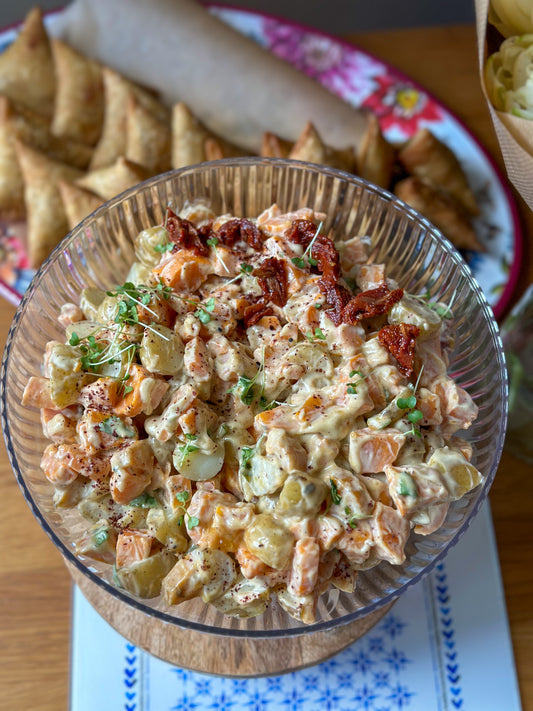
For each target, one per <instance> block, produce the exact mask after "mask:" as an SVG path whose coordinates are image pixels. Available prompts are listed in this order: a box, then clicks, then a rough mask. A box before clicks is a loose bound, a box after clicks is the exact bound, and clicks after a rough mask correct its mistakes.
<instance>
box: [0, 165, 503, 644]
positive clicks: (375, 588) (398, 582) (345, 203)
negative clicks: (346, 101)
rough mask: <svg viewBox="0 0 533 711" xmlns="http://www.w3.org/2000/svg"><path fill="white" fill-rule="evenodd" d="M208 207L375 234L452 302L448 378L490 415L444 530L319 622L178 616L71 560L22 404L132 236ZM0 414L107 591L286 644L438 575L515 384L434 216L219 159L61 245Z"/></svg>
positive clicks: (37, 486)
mask: <svg viewBox="0 0 533 711" xmlns="http://www.w3.org/2000/svg"><path fill="white" fill-rule="evenodd" d="M193 199H199V200H203V201H206V202H207V203H208V204H209V205H210V206H211V207H212V209H213V210H214V211H215V213H217V214H222V213H224V212H231V213H233V214H235V215H237V216H243V217H244V216H256V215H258V214H259V213H260V212H261V211H262V210H263V209H265V208H266V207H268V206H270V205H271V204H272V203H274V202H275V203H277V204H278V205H279V206H280V207H281V209H282V210H283V211H291V210H296V209H297V208H300V207H304V206H309V207H312V208H313V209H315V210H317V211H320V212H324V213H325V214H326V215H327V217H326V219H325V223H324V230H325V231H328V230H332V232H333V234H334V235H341V234H347V235H350V234H352V235H356V234H358V235H368V236H370V237H371V243H372V248H371V255H370V260H371V261H372V262H385V263H386V264H387V267H388V276H390V277H392V278H394V279H395V280H396V281H397V282H398V283H399V285H400V286H401V287H402V288H404V289H405V290H406V291H409V292H412V293H415V294H425V293H426V292H427V293H429V295H430V296H431V299H432V300H439V301H444V302H447V303H450V302H452V301H453V304H454V315H455V317H454V322H453V325H454V329H455V347H454V350H453V352H452V354H451V358H450V367H449V372H450V374H451V375H452V376H453V377H454V378H455V379H456V381H457V382H458V383H459V385H461V386H462V387H464V388H465V389H466V390H468V392H469V393H470V394H471V395H472V397H473V398H474V400H475V402H476V404H477V406H478V407H479V417H478V418H477V420H476V421H475V422H474V424H473V425H472V427H471V428H470V430H469V431H468V434H467V437H468V438H469V439H470V440H471V442H472V444H473V446H474V452H475V454H474V464H475V465H476V466H477V468H478V469H479V470H480V471H481V472H482V473H483V475H484V477H485V479H484V483H483V484H482V485H481V486H479V487H478V488H476V489H475V490H473V491H471V492H470V493H469V494H467V495H466V496H465V497H464V498H462V499H461V500H459V501H457V502H455V503H453V504H452V506H451V507H450V511H449V514H448V516H447V518H446V521H445V523H444V525H443V526H442V528H441V529H439V530H438V531H437V532H436V533H434V534H432V535H430V536H426V537H423V536H418V535H414V534H411V537H410V539H409V541H408V544H407V547H406V553H407V558H406V561H405V563H404V564H403V565H400V566H392V565H390V564H389V563H386V562H383V563H381V564H380V565H379V566H377V567H375V568H372V569H370V570H367V571H364V572H361V573H360V575H359V578H358V583H357V588H356V591H355V593H353V594H347V593H341V592H339V591H338V590H336V589H332V590H330V592H329V593H326V594H324V595H323V596H322V597H321V599H320V601H319V603H318V607H317V621H316V623H314V624H311V625H303V624H302V623H300V622H298V621H296V620H294V619H292V618H291V617H289V616H288V615H287V614H286V613H285V612H284V611H283V610H282V608H281V607H280V606H279V605H278V604H277V603H276V602H273V603H272V604H271V605H270V606H269V608H268V609H267V611H266V612H265V614H263V615H262V616H260V617H255V618H250V619H239V618H236V617H228V616H224V615H222V614H221V613H220V612H218V611H217V610H216V609H215V608H214V607H212V606H208V605H205V604H204V603H202V602H201V601H190V602H186V603H182V604H181V605H176V606H174V607H168V606H166V605H165V603H164V602H163V601H162V600H161V599H160V598H154V599H152V600H140V599H137V598H134V597H133V596H131V595H129V593H127V592H125V591H124V590H121V589H118V588H116V587H115V586H114V585H113V583H112V571H111V566H108V565H105V564H100V563H97V562H95V561H94V560H91V559H81V558H78V557H76V555H75V554H74V540H75V539H76V537H77V535H78V534H80V533H81V531H82V529H83V528H84V522H83V521H82V520H81V516H79V514H78V513H77V511H76V509H74V510H73V511H60V510H57V509H55V508H54V506H53V504H52V496H51V493H52V490H51V485H50V484H49V483H48V482H47V481H46V479H45V477H44V476H43V474H42V472H41V470H40V468H39V462H40V458H41V455H42V452H43V450H44V448H45V446H46V440H45V438H44V437H43V434H42V430H41V423H40V417H39V412H38V411H37V410H35V409H32V408H27V407H23V406H22V405H21V397H22V393H23V391H24V387H25V385H26V382H27V381H28V378H29V377H30V376H31V375H37V374H39V373H40V369H41V361H42V355H43V352H44V349H45V345H46V343H47V342H48V341H49V340H52V339H58V340H63V339H64V332H63V330H62V328H61V327H60V325H59V324H58V321H57V316H58V313H59V310H60V307H61V305H62V304H63V303H64V302H66V301H73V302H76V301H77V299H78V296H79V294H80V292H81V290H82V289H83V288H84V287H86V286H91V285H94V286H98V287H100V288H103V289H109V288H112V287H113V286H114V285H116V284H118V283H122V282H123V281H124V280H125V277H126V275H127V272H128V269H129V266H130V264H131V263H132V261H133V258H134V252H133V246H132V245H133V238H134V236H135V235H136V234H137V233H138V232H139V231H140V230H141V229H144V228H146V227H148V226H152V225H155V224H161V223H162V222H163V220H164V215H165V211H166V207H167V205H169V204H170V205H171V206H172V207H173V209H174V210H175V211H178V210H179V209H180V208H181V207H182V206H183V204H184V203H185V202H186V201H187V200H189V201H190V200H193ZM1 415H2V424H3V429H4V436H5V440H6V445H7V451H8V454H9V458H10V461H11V464H12V467H13V470H14V473H15V476H16V478H17V480H18V483H19V485H20V487H21V489H22V491H23V493H24V496H25V497H26V500H27V502H28V504H29V505H30V507H31V509H32V511H33V513H34V514H35V516H36V518H37V519H38V521H39V523H40V524H41V526H42V527H43V529H44V530H45V531H46V533H47V534H48V535H49V536H50V538H51V539H52V541H53V542H54V544H55V545H56V546H57V547H58V549H59V550H60V552H61V553H62V554H63V556H64V558H65V559H66V561H67V562H68V563H70V564H71V565H73V566H75V569H76V570H77V572H79V573H81V574H83V576H86V577H87V578H89V579H90V580H91V581H92V583H94V584H95V585H97V586H98V587H99V588H100V589H101V591H102V593H103V594H105V595H109V596H112V597H113V598H115V599H118V600H119V601H122V602H125V603H127V604H128V605H129V606H131V607H132V608H134V609H135V610H136V611H138V612H140V613H142V614H143V615H145V616H147V618H151V617H152V618H153V617H155V618H158V620H159V621H163V622H167V623H170V624H171V625H175V626H177V627H180V628H189V629H192V630H196V631H199V632H207V633H216V634H219V635H228V636H233V637H249V638H254V637H255V638H260V637H263V638H264V637H271V638H273V637H286V636H293V635H300V634H309V633H312V632H316V631H323V630H327V629H331V628H333V627H336V626H338V625H343V624H346V623H349V622H353V621H355V620H357V619H358V618H362V617H363V616H366V615H368V614H369V613H372V612H375V611H377V610H378V609H379V608H382V607H383V606H385V605H386V604H388V603H391V602H392V601H393V600H394V599H395V598H397V597H398V596H399V595H400V594H401V593H402V592H403V591H404V590H405V589H406V588H407V587H408V586H410V585H412V584H414V583H416V582H418V581H419V580H420V579H421V578H423V577H424V576H425V575H427V574H428V573H429V572H430V570H431V569H432V568H433V567H434V566H435V564H436V562H437V561H438V560H439V559H440V558H442V557H443V556H444V555H445V554H446V552H447V551H448V549H449V548H450V547H451V546H452V545H454V544H455V543H456V542H457V541H458V540H459V539H460V537H461V536H462V534H463V533H464V532H465V530H466V529H467V527H468V525H469V524H470V522H471V521H472V518H473V517H474V516H475V515H476V513H477V511H478V510H479V508H480V506H481V504H482V503H483V501H484V500H485V498H486V496H487V492H488V490H489V488H490V486H491V484H492V481H493V478H494V475H495V473H496V469H497V465H498V462H499V458H500V455H501V450H502V445H503V441H504V435H505V425H506V418H507V379H506V371H505V362H504V356H503V350H502V345H501V342H500V338H499V335H498V328H497V325H496V323H495V320H494V317H493V315H492V312H491V309H490V307H489V306H488V304H487V301H486V299H485V297H484V295H483V293H482V292H481V289H480V287H479V286H478V284H477V283H476V282H475V280H474V278H473V277H472V275H471V272H470V270H469V268H468V266H467V265H466V264H465V262H464V260H463V259H462V257H461V255H460V254H459V253H458V252H457V251H456V250H455V249H454V247H453V246H452V245H451V244H450V242H449V241H448V240H446V239H445V238H444V237H443V236H442V234H440V233H439V232H438V231H437V230H436V229H435V228H434V227H433V226H432V225H431V224H430V223H429V222H428V221H427V220H426V219H424V218H423V217H421V216H420V215H419V214H418V213H416V212H415V211H414V210H412V209H411V208H409V207H408V206H406V205H405V204H403V203H402V202H400V201H399V200H397V199H396V198H395V197H394V196H392V195H390V194H389V193H387V192H385V191H383V190H381V189H380V188H377V187H375V186H373V185H370V184H369V183H367V182H365V181H363V180H361V179H359V178H357V177H354V176H352V175H349V174H347V173H342V172H340V171H336V170H332V169H328V168H324V167H320V166H316V165H311V164H306V163H301V162H297V161H283V160H270V159H256V158H243V159H231V160H225V161H215V162H212V163H203V164H200V165H196V166H192V167H188V168H185V169H182V170H179V171H175V172H170V173H166V174H164V175H160V176H157V177H156V178H153V179H151V180H148V181H146V182H144V183H142V184H140V185H139V186H136V187H135V188H133V189H131V190H129V191H128V192H126V193H124V194H122V195H120V196H118V197H117V198H115V199H114V200H112V201H110V202H108V203H107V204H106V205H104V206H102V207H100V208H99V209H98V210H96V211H95V212H94V213H93V214H92V215H90V216H89V217H87V218H86V219H85V220H84V221H83V222H82V223H81V224H80V225H79V226H78V227H77V228H76V229H75V230H73V231H72V232H71V233H70V234H69V235H68V236H67V237H66V238H65V239H64V240H63V242H62V243H61V244H60V245H59V246H58V247H57V248H56V250H55V251H54V252H53V254H52V255H51V256H50V257H49V259H48V260H47V261H46V262H45V264H43V266H42V267H41V269H40V270H39V272H38V273H37V274H36V276H35V278H34V279H33V281H32V283H31V285H30V287H29V289H28V291H27V292H26V294H25V296H24V299H23V300H22V303H21V304H20V306H19V308H18V310H17V313H16V315H15V318H14V320H13V324H12V326H11V330H10V332H9V336H8V340H7V344H6V348H5V352H4V357H3V362H2V370H1Z"/></svg>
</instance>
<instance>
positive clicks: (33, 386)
mask: <svg viewBox="0 0 533 711" xmlns="http://www.w3.org/2000/svg"><path fill="white" fill-rule="evenodd" d="M22 404H23V405H24V406H25V407H27V406H29V407H41V408H46V409H49V410H57V409H58V408H57V405H56V404H55V402H54V401H53V400H52V396H51V395H50V380H49V379H48V378H42V377H41V376H38V375H32V376H31V378H30V379H29V380H28V384H27V385H26V387H25V388H24V393H23V394H22Z"/></svg>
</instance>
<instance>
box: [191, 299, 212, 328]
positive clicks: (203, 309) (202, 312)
mask: <svg viewBox="0 0 533 711" xmlns="http://www.w3.org/2000/svg"><path fill="white" fill-rule="evenodd" d="M215 305H216V302H215V297H214V296H212V297H211V298H210V299H208V301H206V303H205V304H198V308H197V309H196V311H195V312H194V315H195V316H196V318H197V319H198V320H199V321H200V322H201V323H204V324H205V323H209V321H211V314H212V313H213V311H214V310H215Z"/></svg>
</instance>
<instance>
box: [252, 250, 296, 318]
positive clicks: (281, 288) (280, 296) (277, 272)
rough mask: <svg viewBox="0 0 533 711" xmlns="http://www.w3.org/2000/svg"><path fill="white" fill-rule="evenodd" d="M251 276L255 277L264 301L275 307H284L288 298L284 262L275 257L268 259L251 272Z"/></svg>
mask: <svg viewBox="0 0 533 711" xmlns="http://www.w3.org/2000/svg"><path fill="white" fill-rule="evenodd" d="M252 275H253V276H255V277H257V281H258V283H259V286H260V287H261V291H262V292H263V294H264V296H265V298H266V299H268V300H269V301H272V303H273V304H276V306H285V304H286V303H287V299H288V296H289V293H288V289H287V270H286V268H285V262H283V261H282V260H281V259H277V258H276V257H268V258H267V259H264V260H263V261H262V262H261V264H260V265H259V266H258V267H256V268H255V269H254V270H253V272H252Z"/></svg>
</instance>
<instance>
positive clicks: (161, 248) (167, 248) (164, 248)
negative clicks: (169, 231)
mask: <svg viewBox="0 0 533 711" xmlns="http://www.w3.org/2000/svg"><path fill="white" fill-rule="evenodd" d="M173 248H174V245H173V244H172V242H165V243H164V244H156V245H155V246H154V251H155V252H159V254H165V252H172V250H173Z"/></svg>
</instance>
